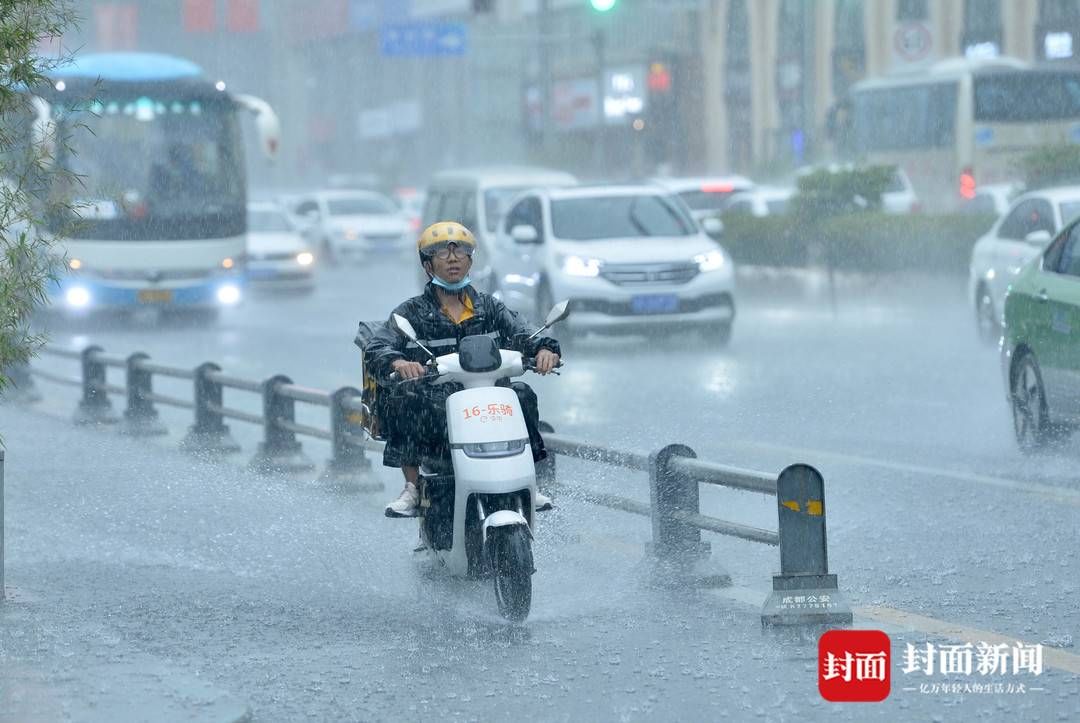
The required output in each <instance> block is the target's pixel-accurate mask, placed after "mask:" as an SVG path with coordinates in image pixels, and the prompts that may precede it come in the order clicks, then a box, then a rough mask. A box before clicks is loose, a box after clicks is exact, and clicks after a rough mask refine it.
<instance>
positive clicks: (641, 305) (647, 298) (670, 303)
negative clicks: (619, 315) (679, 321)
mask: <svg viewBox="0 0 1080 723" xmlns="http://www.w3.org/2000/svg"><path fill="white" fill-rule="evenodd" d="M678 310H679V297H678V296H676V295H675V294H647V295H643V296H634V297H632V298H631V299H630V311H632V312H633V313H635V314H672V313H674V312H676V311H678Z"/></svg>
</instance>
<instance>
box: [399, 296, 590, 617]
mask: <svg viewBox="0 0 1080 723" xmlns="http://www.w3.org/2000/svg"><path fill="white" fill-rule="evenodd" d="M567 306H568V302H566V301H563V302H561V303H559V304H556V305H555V306H554V308H552V310H551V312H550V313H549V314H548V316H547V319H546V320H545V322H544V326H543V327H541V328H540V329H538V330H537V331H536V332H535V333H534V334H533V335H532V337H536V336H538V335H539V334H540V333H541V332H543V331H544V330H546V329H548V328H550V327H551V326H552V325H553V324H555V323H557V322H559V321H562V320H563V319H565V318H566V317H567V316H568V315H569V312H568V310H567ZM393 325H394V326H395V327H396V328H397V330H398V331H399V332H401V333H402V334H404V335H405V336H406V337H408V339H409V340H410V341H412V342H413V343H414V344H416V345H417V346H419V347H420V348H421V349H423V350H424V351H425V352H427V353H428V354H429V355H430V357H431V359H430V360H429V362H428V365H429V366H428V369H429V371H428V373H427V374H426V375H425V376H423V377H420V379H419V380H416V382H418V383H431V384H444V383H447V382H459V383H460V384H462V385H463V386H464V387H465V388H464V389H463V390H461V391H459V392H455V393H454V394H451V395H450V396H449V398H447V400H446V420H447V433H448V438H449V441H450V448H449V451H450V455H449V457H443V458H438V459H424V460H422V463H421V475H420V512H419V517H420V537H421V539H422V540H423V542H424V546H425V548H426V550H427V553H428V554H429V555H431V556H433V558H434V560H435V562H436V564H437V565H438V566H439V567H442V568H445V569H446V571H447V572H448V573H449V574H451V575H454V576H459V577H470V578H483V577H491V578H493V579H494V582H495V599H496V600H497V602H498V605H499V613H500V614H502V615H503V617H505V618H507V619H508V620H512V621H514V622H521V621H523V620H524V619H525V618H526V617H528V615H529V608H530V606H531V604H532V574H533V572H535V569H534V568H533V556H532V539H533V534H532V530H533V527H534V525H535V522H534V511H533V500H534V499H535V498H536V468H535V466H534V464H533V457H532V449H531V447H530V446H529V433H528V430H527V429H526V427H525V418H524V416H523V415H522V409H521V405H520V404H519V403H518V398H517V394H516V393H515V392H514V390H513V389H511V388H509V387H503V386H496V385H495V383H496V382H497V381H498V380H500V379H504V378H507V377H518V376H521V375H522V374H524V373H525V372H526V371H529V370H531V369H532V360H525V359H523V358H522V355H521V352H517V351H508V350H506V349H499V348H498V347H497V346H496V344H495V340H494V339H492V338H491V337H490V336H467V337H465V338H464V339H462V340H461V343H460V344H459V345H458V352H457V353H454V354H445V355H443V356H440V357H437V358H436V357H435V355H434V354H433V353H432V352H431V351H430V350H429V349H427V348H426V347H424V346H423V344H422V343H421V342H420V340H418V339H417V336H416V331H415V330H414V329H413V327H412V324H410V323H409V320H408V319H406V318H404V317H402V316H400V315H398V314H394V316H393ZM532 337H530V338H532ZM396 376H397V375H396V372H395V373H394V374H391V379H395V378H396ZM400 383H403V384H406V383H412V382H410V381H404V382H400Z"/></svg>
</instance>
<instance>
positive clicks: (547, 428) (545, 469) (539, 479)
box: [536, 421, 557, 496]
mask: <svg viewBox="0 0 1080 723" xmlns="http://www.w3.org/2000/svg"><path fill="white" fill-rule="evenodd" d="M537 429H539V430H540V434H541V435H544V434H555V427H552V426H551V425H550V424H548V423H547V422H544V421H541V422H540V423H539V424H538V425H537ZM556 484H557V482H556V478H555V453H554V452H553V451H551V450H548V455H547V458H546V459H542V460H540V461H539V462H537V463H536V487H537V489H539V490H540V491H541V492H543V493H544V494H546V495H549V496H550V493H551V492H552V491H554V487H555V485H556Z"/></svg>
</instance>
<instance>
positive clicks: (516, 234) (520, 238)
mask: <svg viewBox="0 0 1080 723" xmlns="http://www.w3.org/2000/svg"><path fill="white" fill-rule="evenodd" d="M510 238H512V239H514V241H515V242H516V243H519V244H534V243H537V242H538V241H539V239H540V234H538V233H537V232H536V228H535V227H534V226H526V225H524V224H522V225H519V226H514V227H513V228H512V229H510Z"/></svg>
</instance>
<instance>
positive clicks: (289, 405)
mask: <svg viewBox="0 0 1080 723" xmlns="http://www.w3.org/2000/svg"><path fill="white" fill-rule="evenodd" d="M282 384H292V380H291V379H289V378H288V377H287V376H284V375H278V376H273V377H270V378H269V379H267V380H266V381H264V382H263V383H262V390H263V392H262V394H263V419H264V420H265V422H264V423H263V441H262V442H260V443H259V449H258V451H257V452H256V453H255V456H254V457H253V458H252V459H251V462H250V463H249V465H248V466H249V467H250V468H251V469H252V470H254V471H256V472H259V473H262V474H292V473H299V472H310V471H311V470H314V469H315V463H314V462H312V461H311V460H310V459H308V457H307V456H306V455H305V454H304V450H303V447H301V445H300V442H299V441H298V440H297V439H296V433H295V432H293V431H292V430H291V429H286V428H285V427H283V426H281V425H280V424H279V423H278V421H277V420H282V421H284V422H291V423H294V424H295V423H296V402H295V401H294V400H292V399H290V398H289V397H286V396H283V395H281V394H279V393H278V386H280V385H282Z"/></svg>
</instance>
